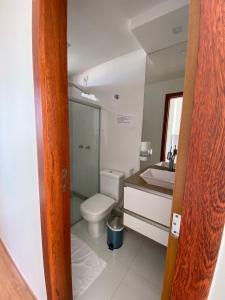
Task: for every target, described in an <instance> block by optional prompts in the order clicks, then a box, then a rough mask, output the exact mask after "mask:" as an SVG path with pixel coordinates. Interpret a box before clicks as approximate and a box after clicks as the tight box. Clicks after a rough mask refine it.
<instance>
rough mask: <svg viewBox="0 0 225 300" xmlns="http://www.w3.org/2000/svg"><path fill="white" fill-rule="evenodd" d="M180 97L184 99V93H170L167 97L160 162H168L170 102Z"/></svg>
mask: <svg viewBox="0 0 225 300" xmlns="http://www.w3.org/2000/svg"><path fill="white" fill-rule="evenodd" d="M179 97H183V92H176V93H169V94H166V96H165V105H164V116H163V130H162V142H161V154H160V161H165V160H166V154H165V151H166V139H167V130H168V121H169V111H170V101H171V99H174V98H179ZM177 146H178V145H177Z"/></svg>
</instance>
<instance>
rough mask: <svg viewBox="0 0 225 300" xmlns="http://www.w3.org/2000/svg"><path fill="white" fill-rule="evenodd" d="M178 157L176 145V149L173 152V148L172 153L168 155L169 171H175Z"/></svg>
mask: <svg viewBox="0 0 225 300" xmlns="http://www.w3.org/2000/svg"><path fill="white" fill-rule="evenodd" d="M176 155H177V147H176V145H175V147H174V149H173V150H172V146H171V148H170V151H169V152H168V153H167V159H168V161H169V170H170V171H174V160H175V157H176Z"/></svg>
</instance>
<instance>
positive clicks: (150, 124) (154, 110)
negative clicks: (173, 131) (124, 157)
mask: <svg viewBox="0 0 225 300" xmlns="http://www.w3.org/2000/svg"><path fill="white" fill-rule="evenodd" d="M183 84H184V78H178V79H172V80H168V81H161V82H157V83H153V84H150V85H146V87H145V100H144V113H143V130H142V141H151V143H152V149H153V154H152V157H151V162H152V163H157V162H159V161H160V152H161V140H162V128H163V117H164V106H165V95H166V94H169V93H175V92H181V91H183Z"/></svg>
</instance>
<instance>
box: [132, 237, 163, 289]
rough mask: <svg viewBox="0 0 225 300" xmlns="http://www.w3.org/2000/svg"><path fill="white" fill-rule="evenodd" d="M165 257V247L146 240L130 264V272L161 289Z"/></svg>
mask: <svg viewBox="0 0 225 300" xmlns="http://www.w3.org/2000/svg"><path fill="white" fill-rule="evenodd" d="M165 257H166V248H165V247H163V246H161V245H159V244H157V243H155V242H153V241H151V240H147V241H146V242H145V243H144V245H143V247H142V248H141V250H140V252H139V253H138V255H137V256H136V258H135V260H134V262H133V263H132V266H131V268H130V271H131V272H135V273H137V274H139V275H140V276H141V277H143V278H145V279H146V280H147V281H149V282H151V283H152V284H153V285H155V286H156V287H157V288H159V289H161V287H162V282H163V274H164V268H165Z"/></svg>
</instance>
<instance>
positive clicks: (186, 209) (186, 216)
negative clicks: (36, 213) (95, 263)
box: [32, 0, 225, 300]
mask: <svg viewBox="0 0 225 300" xmlns="http://www.w3.org/2000/svg"><path fill="white" fill-rule="evenodd" d="M223 2H224V1H223V0H191V4H190V17H189V19H190V21H189V23H190V24H189V42H188V53H187V65H186V74H185V85H184V101H183V109H182V120H181V128H180V138H179V153H178V160H177V171H176V182H175V189H174V194H173V208H172V212H177V213H180V214H181V213H182V225H181V236H180V238H179V240H176V239H175V238H173V237H172V236H171V235H170V236H169V244H168V250H167V259H166V268H165V275H164V285H163V292H162V299H163V300H168V299H170V298H171V299H173V300H176V299H177V300H179V299H181V298H179V297H180V295H182V300H183V299H184V300H185V299H190V300H191V299H198V300H203V299H206V297H207V293H208V291H209V288H210V285H211V281H212V277H213V271H214V268H215V265H216V259H217V255H218V251H219V245H220V238H221V236H222V229H221V228H222V227H223V226H222V225H223V224H224V219H225V218H224V206H222V204H221V199H220V198H219V196H218V195H216V194H215V195H214V196H215V198H214V199H215V201H213V202H212V203H210V202H209V201H208V198H207V197H206V192H205V191H203V190H202V189H200V192H199V191H198V190H197V191H196V190H195V191H196V194H197V196H195V195H193V192H192V190H191V188H192V185H191V183H192V178H193V177H192V176H191V172H192V170H193V168H194V170H195V171H196V172H197V174H199V175H200V176H201V175H203V174H204V172H203V173H201V172H202V171H205V170H206V167H209V166H211V169H210V170H212V169H213V166H215V165H216V167H217V170H218V168H220V167H222V165H221V164H222V162H223V161H224V157H223V159H221V160H220V162H216V161H215V156H213V153H212V155H211V152H210V163H211V165H209V164H207V163H206V162H205V164H203V163H201V164H200V159H201V157H199V156H198V155H197V157H194V153H196V151H197V152H198V151H200V152H199V153H202V152H201V151H202V147H203V146H204V147H206V148H204V149H210V151H212V150H213V148H212V146H211V144H210V143H209V142H207V141H206V142H204V143H201V138H202V137H204V138H206V135H205V133H204V132H203V135H202V136H201V135H198V134H197V133H198V132H199V129H198V127H199V123H198V122H199V119H198V115H199V114H201V113H204V112H205V111H209V109H210V108H213V109H212V111H211V112H210V113H209V114H208V115H207V114H204V117H205V118H206V119H208V120H209V121H210V122H211V123H210V124H213V130H214V133H213V134H214V136H213V138H214V139H215V137H216V135H218V136H219V137H220V141H221V140H222V138H224V136H221V131H220V130H219V126H222V123H221V122H222V121H221V116H220V118H219V120H217V121H216V122H213V121H212V118H213V117H214V119H216V118H215V116H217V114H218V110H217V111H216V110H215V109H214V108H215V105H216V104H217V105H220V106H221V107H220V108H221V109H222V108H224V104H223V103H224V102H225V101H222V100H224V98H223V97H224V90H222V88H223V87H222V84H221V79H224V77H223V74H224V73H225V72H224V62H223V63H222V57H221V53H220V49H219V48H217V44H216V43H215V44H212V40H213V39H214V40H215V41H216V42H217V43H218V44H219V45H220V46H221V47H222V46H223V45H222V43H221V40H222V41H223V35H224V32H223V28H224V26H223V27H222V26H221V23H222V21H223V22H224V11H225V9H224V4H223ZM222 8H223V9H222ZM32 24H33V65H34V67H33V68H34V88H35V114H36V131H37V149H38V171H39V191H40V210H41V230H42V245H43V257H44V270H45V280H46V287H47V295H48V300H56V299H60V300H71V299H72V279H71V258H70V191H69V176H68V175H69V123H68V94H67V89H68V80H67V46H66V45H67V1H66V0H33V17H32ZM205 24H206V25H207V26H206V27H205V26H204V25H205ZM223 24H224V23H223ZM215 28H216V29H218V30H217V31H215ZM207 41H208V43H209V44H208V45H207V44H206V42H207ZM210 42H211V43H210ZM220 43H221V44H220ZM210 46H211V49H210V48H209V47H210ZM204 48H205V49H207V50H208V56H207V59H209V61H210V63H211V65H212V69H213V71H214V72H213V75H212V74H210V69H207V68H206V69H204V67H205V66H206V57H205V55H204V51H203V50H204ZM212 49H213V50H214V51H212ZM223 50H224V49H223ZM222 53H223V54H224V52H222ZM215 54H218V57H219V58H216V57H214V55H215ZM213 58H214V61H216V67H217V68H213V67H214V65H213ZM218 62H219V63H221V64H219V63H218ZM207 63H208V61H207ZM222 68H223V69H222ZM204 71H205V73H204ZM222 71H223V72H222ZM207 76H208V77H207ZM209 79H210V80H211V82H209V81H208V80H209ZM215 81H216V82H217V83H218V84H215ZM206 83H207V84H206ZM211 83H214V84H213V85H212V86H211ZM219 83H220V85H219ZM222 83H224V82H222ZM202 84H204V85H203V86H204V92H203V90H202V89H201V85H202ZM207 93H208V94H209V95H211V96H213V100H215V99H214V98H215V96H218V93H219V96H220V97H219V98H218V99H216V104H215V103H214V104H213V101H210V99H211V98H210V97H209V96H207ZM203 99H205V101H203ZM200 104H204V106H201V105H200ZM204 124H205V123H204ZM209 132H211V130H210V128H209ZM196 137H198V140H197V138H196ZM222 141H223V142H224V144H225V141H224V140H222ZM196 145H198V147H197V148H196ZM215 145H216V146H217V145H218V143H216V144H215ZM216 150H217V151H218V148H217V147H216ZM217 154H218V153H217ZM218 155H219V154H218ZM223 155H224V154H223ZM219 157H220V158H222V157H221V154H220V155H219ZM188 158H189V159H188ZM199 166H200V168H199ZM213 170H214V169H213ZM213 176H214V177H213V179H214V183H215V185H214V187H216V188H217V189H218V188H219V187H220V186H218V182H217V181H216V179H218V174H217V175H216V173H215V172H213ZM195 179H196V178H195ZM207 184H208V185H209V186H206V191H207V192H209V190H208V188H209V187H210V188H212V186H211V185H210V182H209V180H207ZM219 184H221V182H220V181H219ZM190 192H192V195H193V199H190V198H189V197H188V193H190ZM201 193H202V194H204V196H205V197H206V198H207V199H206V200H207V201H206V203H205V204H204V203H203V202H202V201H201V197H200V196H201ZM183 199H184V204H183V205H182V202H183ZM194 200H195V201H196V203H197V204H198V208H200V210H199V211H201V213H202V214H203V216H204V215H205V211H207V210H205V209H206V208H208V209H209V208H210V209H211V210H210V211H209V210H208V211H207V213H209V215H210V217H212V216H213V214H212V212H215V210H216V212H217V217H219V218H218V220H216V219H215V218H211V220H213V221H215V222H216V225H215V226H216V227H215V228H214V229H216V230H217V231H216V233H215V232H210V231H208V233H209V234H211V235H209V236H210V237H212V240H210V242H209V243H208V244H207V243H206V241H205V240H204V229H205V227H204V226H203V225H204V223H202V222H200V224H201V225H202V224H203V225H202V226H201V227H200V226H198V224H197V225H196V227H195V228H194V230H192V231H191V232H189V230H188V228H189V227H191V228H192V224H191V222H192V220H195V221H196V213H195V212H196V210H195V208H196V206H195V203H194ZM204 200H205V198H204ZM201 204H202V206H201ZM206 205H208V207H206ZM182 206H183V211H182ZM192 207H193V208H194V209H193V210H191V208H192ZM217 208H218V210H217ZM204 210H205V211H204ZM199 211H198V212H199ZM201 220H202V219H201ZM195 224H196V223H195ZM196 228H198V238H199V242H200V243H202V245H204V247H205V249H206V252H207V251H208V250H210V254H212V253H213V259H212V260H211V261H210V268H205V269H204V266H205V264H204V263H202V264H201V262H202V261H204V259H205V257H203V256H202V252H201V251H199V248H198V247H194V250H193V249H192V248H191V247H190V246H189V245H188V247H186V248H185V243H187V240H190V239H191V238H195V240H196V235H195V234H196V230H195V229H196ZM207 228H208V227H207ZM213 234H214V235H213ZM195 245H196V244H195ZM185 249H186V250H185ZM212 251H213V252H212ZM206 252H204V253H206ZM176 253H177V256H176ZM184 254H185V257H188V259H185V257H184ZM190 254H192V255H190ZM193 254H194V255H193ZM193 257H194V258H193ZM196 258H198V259H199V261H198V263H199V264H200V267H196ZM182 262H184V263H185V266H186V268H187V270H188V271H190V273H189V272H188V271H187V270H185V269H183V267H182ZM183 265H184V264H183ZM180 270H182V272H180ZM193 270H195V271H196V273H195V274H194V276H192V277H190V274H191V275H193ZM202 276H205V277H204V280H202V278H203V277H202ZM184 285H187V288H186V286H184ZM196 296H197V297H196ZM194 297H195V298H194Z"/></svg>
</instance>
